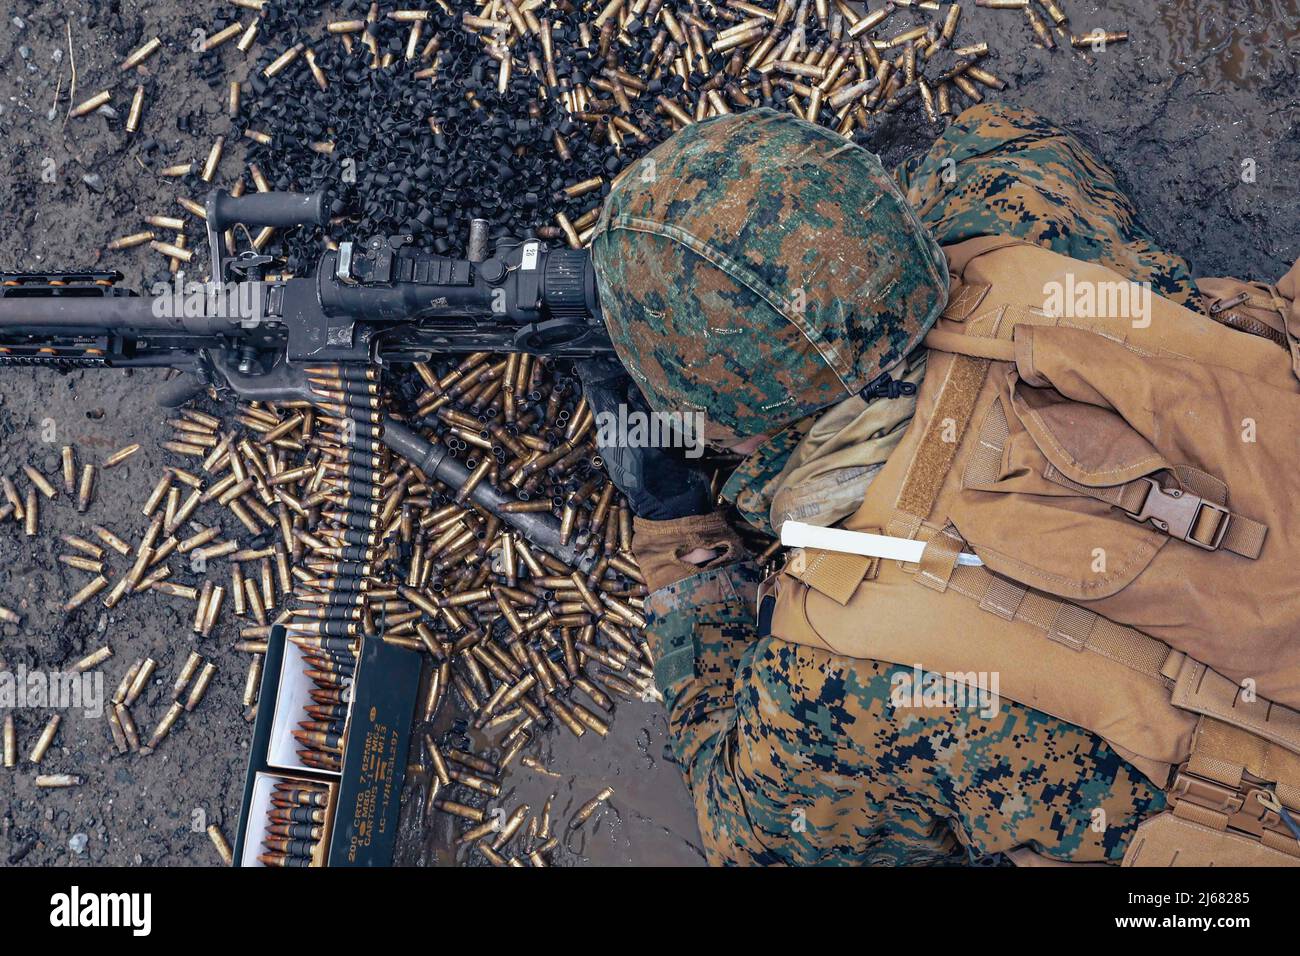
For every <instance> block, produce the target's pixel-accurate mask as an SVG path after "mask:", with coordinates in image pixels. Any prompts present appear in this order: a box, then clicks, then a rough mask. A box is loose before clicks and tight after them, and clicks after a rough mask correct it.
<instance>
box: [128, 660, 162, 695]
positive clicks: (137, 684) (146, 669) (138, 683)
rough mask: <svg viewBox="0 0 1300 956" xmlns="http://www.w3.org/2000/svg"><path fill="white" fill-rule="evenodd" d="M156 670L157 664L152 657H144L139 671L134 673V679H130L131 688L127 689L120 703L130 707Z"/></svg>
mask: <svg viewBox="0 0 1300 956" xmlns="http://www.w3.org/2000/svg"><path fill="white" fill-rule="evenodd" d="M157 669H158V662H157V661H156V660H154V659H153V658H152V657H146V658H145V659H144V661H143V663H141V664H140V669H139V670H138V671H136V674H135V677H133V678H132V679H131V686H130V687H129V688H127V691H126V696H125V697H123V698H122V703H123V704H125V705H126V706H127V707H130V706H131V705H132V704H134V703H135V702H136V701H137V700H139V699H140V695H141V694H143V693H144V691H145V688H146V687H148V686H149V680H150V678H152V677H153V674H154V671H156V670H157Z"/></svg>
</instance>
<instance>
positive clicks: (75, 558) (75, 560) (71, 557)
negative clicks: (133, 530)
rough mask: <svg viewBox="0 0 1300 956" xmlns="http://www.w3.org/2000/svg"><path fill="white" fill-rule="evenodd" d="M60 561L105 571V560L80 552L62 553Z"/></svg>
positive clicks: (88, 570) (0, 616) (97, 571)
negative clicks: (88, 556) (86, 555)
mask: <svg viewBox="0 0 1300 956" xmlns="http://www.w3.org/2000/svg"><path fill="white" fill-rule="evenodd" d="M59 563H60V564H66V565H67V566H68V567H70V568H76V569H77V570H78V571H86V572H88V573H90V574H103V573H104V562H103V561H96V560H95V559H94V558H87V557H85V556H84V555H80V554H61V555H59ZM3 620H4V614H3V613H0V621H3ZM15 623H16V622H15Z"/></svg>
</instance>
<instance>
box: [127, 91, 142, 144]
mask: <svg viewBox="0 0 1300 956" xmlns="http://www.w3.org/2000/svg"><path fill="white" fill-rule="evenodd" d="M143 113H144V84H143V83H141V84H139V85H137V86H136V88H135V93H134V94H133V95H132V96H131V110H130V112H129V113H127V115H126V131H127V132H128V133H135V132H138V131H139V129H140V117H141V116H142V115H143Z"/></svg>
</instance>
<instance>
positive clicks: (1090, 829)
mask: <svg viewBox="0 0 1300 956" xmlns="http://www.w3.org/2000/svg"><path fill="white" fill-rule="evenodd" d="M895 172H896V175H897V176H898V178H899V180H900V182H901V183H902V185H903V188H904V189H905V190H906V192H907V195H908V198H909V200H910V201H911V202H912V203H913V204H914V205H915V206H916V207H917V209H918V210H919V211H920V213H921V216H922V219H923V221H924V222H925V223H926V224H927V225H928V226H929V227H930V228H931V229H932V230H933V231H934V233H935V235H936V237H937V238H938V239H939V241H940V242H941V243H944V244H948V243H954V242H960V241H962V240H964V239H969V238H973V237H975V236H980V235H989V234H1004V235H1015V236H1019V237H1022V238H1026V239H1029V240H1031V241H1034V242H1037V243H1040V244H1042V245H1044V246H1047V247H1048V248H1051V249H1053V250H1055V251H1058V252H1061V253H1064V254H1066V255H1070V256H1074V257H1076V258H1079V259H1086V260H1091V261H1098V262H1102V263H1104V264H1106V265H1108V266H1110V267H1111V268H1113V269H1116V270H1117V271H1119V272H1121V273H1122V274H1124V275H1126V276H1129V277H1130V278H1132V279H1134V280H1136V281H1147V282H1150V283H1151V284H1152V287H1153V289H1154V290H1155V291H1156V292H1158V293H1159V294H1161V295H1164V296H1166V297H1167V298H1171V299H1174V300H1175V301H1178V302H1180V303H1182V304H1184V305H1187V306H1189V307H1191V308H1200V301H1199V296H1198V294H1197V292H1196V287H1195V285H1194V283H1193V281H1192V278H1191V273H1190V271H1189V269H1188V266H1187V264H1186V262H1184V261H1183V260H1182V259H1181V258H1179V257H1177V256H1173V255H1170V254H1168V253H1164V252H1162V251H1161V250H1160V249H1159V248H1158V247H1157V245H1156V244H1155V242H1154V241H1153V240H1152V238H1151V237H1150V236H1149V235H1148V234H1147V233H1146V232H1145V230H1144V229H1143V228H1142V227H1141V225H1140V224H1139V223H1138V221H1137V216H1136V213H1135V211H1134V209H1133V207H1132V204H1131V203H1130V202H1129V200H1128V199H1127V197H1125V196H1124V194H1123V192H1122V191H1121V190H1120V188H1119V186H1118V185H1117V183H1116V180H1115V177H1114V175H1113V174H1112V173H1111V172H1110V171H1109V170H1108V169H1106V167H1105V166H1103V165H1102V164H1101V163H1100V162H1098V161H1097V160H1096V159H1095V158H1094V157H1093V156H1092V155H1091V154H1090V153H1089V152H1088V150H1087V149H1086V148H1085V147H1084V146H1083V144H1082V143H1080V142H1079V140H1077V139H1076V138H1075V137H1073V136H1071V135H1070V134H1068V133H1066V132H1064V131H1063V130H1061V129H1059V128H1058V127H1055V126H1053V125H1052V124H1051V123H1048V122H1047V121H1045V120H1043V119H1042V118H1041V117H1038V116H1035V115H1033V114H1030V113H1026V112H1024V111H1020V110H1014V109H1010V108H1007V107H1002V106H997V105H985V106H980V107H976V108H973V109H970V110H967V111H966V112H964V113H962V114H961V115H960V116H958V117H957V118H956V119H955V120H954V122H953V123H952V125H951V126H950V127H949V128H948V130H947V131H946V132H945V134H944V135H943V137H941V138H940V140H939V141H938V142H937V143H936V144H935V145H934V147H933V148H932V149H930V150H929V151H928V152H927V153H925V154H924V155H922V156H919V157H917V158H916V159H914V160H913V161H910V162H908V163H907V164H905V165H904V166H903V167H902V168H900V169H898V170H896V171H895ZM810 423H811V421H809V423H808V424H810ZM804 431H806V427H805V428H804ZM802 434H803V431H800V429H799V427H798V426H794V427H792V428H791V429H788V430H787V431H786V432H784V433H782V434H780V435H778V436H776V437H775V438H773V439H772V440H771V441H769V442H768V443H767V445H766V446H764V448H761V449H760V450H759V452H758V453H756V454H755V455H754V456H753V457H751V459H749V460H748V461H746V462H745V463H744V464H743V465H742V466H741V468H740V469H738V471H737V473H736V474H735V475H734V476H733V478H732V480H731V481H730V482H729V483H728V485H727V488H726V489H725V490H724V497H727V498H728V499H729V500H731V501H733V502H735V503H736V504H737V506H738V507H739V509H740V511H741V513H742V514H743V515H745V516H746V517H747V518H748V519H749V520H751V521H752V522H753V523H754V524H756V525H758V526H760V527H766V521H767V512H768V503H767V502H766V501H765V500H764V496H763V493H762V489H763V487H764V484H765V483H766V482H767V481H769V480H770V479H771V478H773V477H774V476H775V475H777V474H779V473H780V471H781V469H782V468H783V467H784V464H785V460H786V458H787V457H788V455H789V453H790V451H791V450H793V448H794V446H795V445H796V444H797V443H798V440H799V438H800V437H801V436H802ZM757 583H758V570H757V568H756V567H755V566H754V565H753V564H752V563H749V562H740V563H736V564H732V565H728V566H726V567H723V568H715V569H710V570H708V571H705V572H703V573H701V574H698V575H695V576H694V577H691V578H688V579H686V580H685V581H682V582H679V583H678V584H675V585H672V586H670V587H667V588H663V589H660V590H658V591H656V592H654V593H653V594H652V595H651V596H650V598H649V600H648V602H647V612H648V617H649V620H650V627H649V629H648V633H649V637H650V642H651V646H652V649H653V650H654V652H655V655H656V661H657V664H656V668H655V673H656V682H657V684H658V686H659V688H660V690H661V691H662V692H663V693H664V696H665V699H666V701H667V704H668V710H669V721H670V725H671V730H672V734H673V738H674V741H675V744H674V747H675V753H676V756H677V759H678V760H679V762H680V763H681V766H682V769H683V772H684V773H685V775H686V779H687V783H688V785H689V788H690V792H691V795H692V798H693V800H694V802H695V805H696V811H697V816H698V819H699V824H700V830H701V836H702V838H703V840H704V845H705V850H706V853H707V855H708V858H709V860H710V862H713V863H720V864H773V863H785V864H872V863H911V864H919V863H954V862H957V863H960V862H974V861H980V860H986V859H989V858H990V857H995V855H996V854H999V853H1003V852H1005V851H1008V850H1011V849H1013V848H1016V847H1030V848H1032V849H1035V850H1038V851H1039V852H1040V853H1042V854H1044V855H1045V856H1048V857H1054V858H1057V859H1061V860H1068V861H1073V862H1097V861H1105V862H1116V861H1118V860H1119V859H1120V858H1121V857H1122V856H1123V854H1124V851H1125V849H1126V847H1127V845H1128V841H1129V839H1130V838H1131V837H1132V834H1133V832H1134V830H1135V829H1136V827H1137V824H1138V823H1139V822H1140V821H1141V820H1142V819H1143V818H1144V817H1146V816H1148V815H1149V814H1151V813H1154V812H1157V811H1158V810H1160V809H1162V808H1163V806H1164V797H1163V795H1162V793H1161V789H1160V787H1159V786H1158V785H1155V784H1153V783H1151V782H1149V781H1148V780H1146V778H1145V777H1143V776H1142V775H1141V774H1140V773H1139V772H1138V771H1137V770H1135V769H1134V768H1133V767H1131V766H1130V765H1128V764H1127V763H1125V762H1124V761H1123V760H1122V759H1120V757H1119V756H1118V755H1117V754H1116V753H1115V752H1114V751H1113V750H1112V749H1111V748H1110V747H1109V746H1108V745H1107V744H1106V743H1105V742H1104V741H1103V740H1101V739H1100V738H1099V737H1097V736H1095V735H1093V734H1091V733H1088V732H1087V731H1085V730H1083V729H1081V728H1079V727H1077V726H1074V725H1071V724H1067V723H1064V722H1063V721H1060V720H1057V719H1056V718H1053V717H1050V716H1048V715H1047V714H1044V713H1042V712H1039V711H1036V710H1033V709H1032V708H1029V707H1025V706H1022V705H1020V704H1017V703H1014V702H1012V701H1005V700H1003V701H996V702H994V703H993V704H991V705H990V704H986V705H981V704H980V702H978V701H977V702H976V703H975V704H973V705H972V704H971V703H970V702H967V703H966V704H965V705H961V706H959V705H945V704H944V703H942V702H939V703H935V704H933V705H931V704H930V701H929V700H928V699H927V698H925V697H924V696H922V697H921V698H920V700H919V704H920V706H918V700H917V698H916V696H915V695H914V694H909V693H907V692H906V688H907V687H908V685H909V684H912V685H915V684H917V683H924V682H925V681H924V678H922V680H921V681H918V679H917V675H915V674H913V672H912V669H911V668H902V667H897V666H895V665H892V664H885V663H881V662H875V661H860V660H853V659H849V658H843V657H837V656H835V655H832V654H829V653H827V652H824V651H820V650H817V649H814V648H808V647H803V646H797V645H793V644H789V643H786V642H784V641H779V640H775V639H771V638H761V639H760V638H758V636H757V634H758V631H757V623H756V621H755V619H754V599H755V589H756V587H757ZM864 626H869V623H867V624H864ZM920 663H922V664H923V663H924V662H920ZM900 690H902V691H903V692H902V693H900Z"/></svg>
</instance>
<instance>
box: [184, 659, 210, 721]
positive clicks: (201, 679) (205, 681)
mask: <svg viewBox="0 0 1300 956" xmlns="http://www.w3.org/2000/svg"><path fill="white" fill-rule="evenodd" d="M216 673H217V665H216V664H214V663H212V662H211V661H208V662H207V663H206V664H204V665H203V670H202V671H200V672H199V676H198V678H197V679H196V680H195V681H194V686H193V687H192V688H191V689H190V696H189V697H188V698H187V699H186V701H185V709H186V710H187V711H191V710H193V709H194V708H195V707H197V706H199V703H200V702H201V701H202V700H203V695H204V694H206V693H207V691H208V685H209V684H211V683H212V678H213V677H214V676H216Z"/></svg>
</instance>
